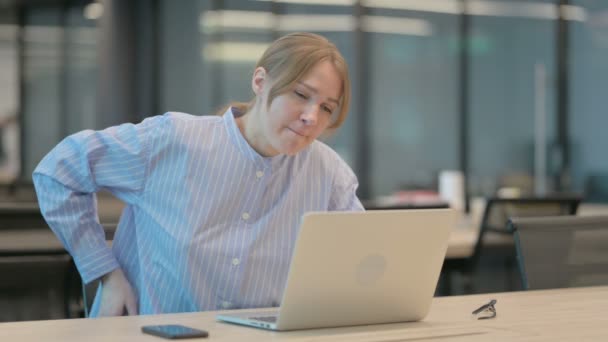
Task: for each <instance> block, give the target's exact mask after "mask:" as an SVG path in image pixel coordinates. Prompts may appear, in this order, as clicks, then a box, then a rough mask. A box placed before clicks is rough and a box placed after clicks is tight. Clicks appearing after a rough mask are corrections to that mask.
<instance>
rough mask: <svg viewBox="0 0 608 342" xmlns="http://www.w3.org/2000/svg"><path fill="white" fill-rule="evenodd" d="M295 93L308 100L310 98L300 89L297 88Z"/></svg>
mask: <svg viewBox="0 0 608 342" xmlns="http://www.w3.org/2000/svg"><path fill="white" fill-rule="evenodd" d="M294 93H296V95H297V96H298V97H300V98H303V99H305V100H307V99H308V96H306V95H304V94H303V93H301V92H299V91H297V90H296V91H294Z"/></svg>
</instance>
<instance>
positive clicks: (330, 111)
mask: <svg viewBox="0 0 608 342" xmlns="http://www.w3.org/2000/svg"><path fill="white" fill-rule="evenodd" d="M323 110H324V111H326V112H328V113H329V114H331V113H332V112H333V110H332V109H331V108H329V107H327V106H323Z"/></svg>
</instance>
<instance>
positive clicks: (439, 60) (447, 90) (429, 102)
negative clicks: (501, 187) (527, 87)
mask: <svg viewBox="0 0 608 342" xmlns="http://www.w3.org/2000/svg"><path fill="white" fill-rule="evenodd" d="M368 3H370V5H372V4H373V2H372V1H369V2H368ZM395 3H397V2H395ZM397 5H398V3H397ZM431 5H432V4H431ZM422 7H423V8H421V9H420V10H414V9H408V8H407V6H405V8H400V9H387V8H378V7H369V9H368V14H367V16H365V17H364V18H363V22H364V26H363V27H364V30H365V31H366V32H367V33H366V34H367V39H368V41H369V44H370V46H369V49H368V50H369V55H368V58H369V59H370V62H369V64H368V65H369V66H370V71H369V75H370V79H368V80H361V82H369V88H368V89H369V91H370V93H369V94H368V96H369V101H370V106H369V107H370V110H369V113H366V114H367V115H369V117H370V118H369V122H370V130H371V132H370V136H371V141H370V143H371V149H370V150H371V156H372V159H371V170H370V173H371V185H372V186H371V193H372V196H379V195H387V194H390V193H392V192H394V191H396V190H399V189H415V188H425V189H428V188H432V187H433V186H434V184H435V183H436V177H437V175H438V173H439V171H441V170H444V169H454V168H457V167H458V141H459V140H458V137H459V132H458V127H459V126H458V77H459V75H458V48H457V42H458V20H459V17H458V15H457V14H458V13H457V12H456V13H453V12H452V11H451V10H450V8H444V7H442V6H439V7H438V9H439V11H438V12H436V11H431V9H432V8H437V6H430V8H429V6H426V5H425V6H422ZM365 95H367V94H363V96H365Z"/></svg>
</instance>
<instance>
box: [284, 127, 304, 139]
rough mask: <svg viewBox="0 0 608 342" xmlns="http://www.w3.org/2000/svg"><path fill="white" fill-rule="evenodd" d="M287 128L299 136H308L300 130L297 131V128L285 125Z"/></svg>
mask: <svg viewBox="0 0 608 342" xmlns="http://www.w3.org/2000/svg"><path fill="white" fill-rule="evenodd" d="M287 129H289V130H290V131H292V132H294V133H295V134H297V135H299V136H301V137H304V138H306V137H308V136H307V135H306V134H304V133H302V132H299V131H297V130H295V129H293V128H289V127H287Z"/></svg>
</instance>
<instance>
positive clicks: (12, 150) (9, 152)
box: [0, 10, 21, 183]
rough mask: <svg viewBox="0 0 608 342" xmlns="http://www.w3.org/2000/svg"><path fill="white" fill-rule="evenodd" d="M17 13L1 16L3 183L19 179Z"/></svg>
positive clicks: (0, 164)
mask: <svg viewBox="0 0 608 342" xmlns="http://www.w3.org/2000/svg"><path fill="white" fill-rule="evenodd" d="M16 21H17V20H16V12H15V11H10V10H3V12H2V13H1V14H0V183H10V182H12V181H13V180H15V179H16V178H17V177H18V175H19V169H20V158H21V157H20V146H19V145H20V144H19V139H20V137H19V118H18V110H19V108H18V105H19V82H18V77H19V75H18V70H19V66H18V62H19V61H18V52H17V50H18V49H17V25H16Z"/></svg>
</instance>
